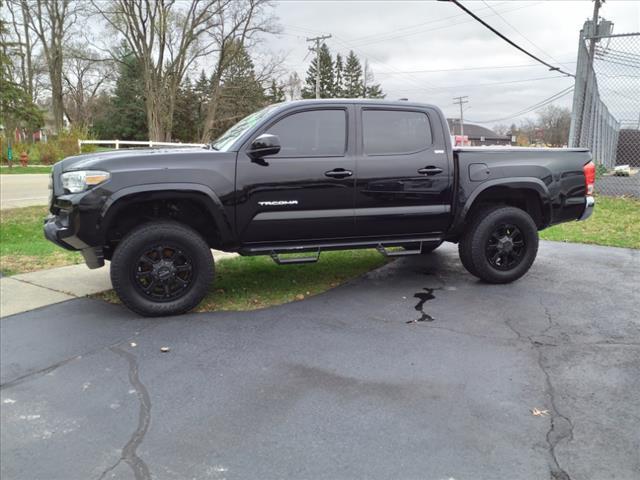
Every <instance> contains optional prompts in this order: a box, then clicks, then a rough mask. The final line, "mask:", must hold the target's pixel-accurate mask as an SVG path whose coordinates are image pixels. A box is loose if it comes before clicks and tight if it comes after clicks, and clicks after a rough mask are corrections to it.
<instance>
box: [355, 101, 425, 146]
mask: <svg viewBox="0 0 640 480" xmlns="http://www.w3.org/2000/svg"><path fill="white" fill-rule="evenodd" d="M362 135H363V144H364V153H366V154H367V155H393V154H395V155H398V154H407V153H413V152H419V151H421V150H424V149H425V148H427V147H428V146H429V145H431V143H432V139H431V126H430V124H429V117H427V114H426V113H422V112H409V111H401V110H363V112H362Z"/></svg>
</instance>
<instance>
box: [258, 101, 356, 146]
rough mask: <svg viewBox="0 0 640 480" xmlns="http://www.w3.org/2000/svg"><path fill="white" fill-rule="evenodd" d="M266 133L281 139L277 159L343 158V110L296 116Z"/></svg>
mask: <svg viewBox="0 0 640 480" xmlns="http://www.w3.org/2000/svg"><path fill="white" fill-rule="evenodd" d="M266 133H271V134H273V135H277V136H278V137H279V138H280V145H281V148H280V153H279V154H278V155H277V156H278V157H336V156H343V155H344V152H345V147H346V143H347V119H346V112H345V111H344V110H312V111H307V112H300V113H294V114H293V115H289V116H288V117H285V118H283V119H282V120H280V121H279V122H278V123H276V124H275V125H273V126H271V127H270V128H269V129H268V130H267V132H266Z"/></svg>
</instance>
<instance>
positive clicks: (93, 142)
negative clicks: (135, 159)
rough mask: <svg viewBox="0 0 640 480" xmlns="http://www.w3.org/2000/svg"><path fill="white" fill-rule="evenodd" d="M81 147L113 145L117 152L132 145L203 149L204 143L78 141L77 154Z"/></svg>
mask: <svg viewBox="0 0 640 480" xmlns="http://www.w3.org/2000/svg"><path fill="white" fill-rule="evenodd" d="M82 145H114V146H115V149H116V150H118V149H119V148H120V146H121V145H133V146H138V147H150V148H153V147H205V146H206V145H205V144H204V143H172V142H153V141H151V140H148V141H138V140H80V139H78V152H80V153H82Z"/></svg>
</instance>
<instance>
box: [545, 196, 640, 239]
mask: <svg viewBox="0 0 640 480" xmlns="http://www.w3.org/2000/svg"><path fill="white" fill-rule="evenodd" d="M540 238H542V239H544V240H556V241H559V242H575V243H591V244H594V245H609V246H612V247H627V248H640V200H635V199H632V198H613V197H602V196H599V197H597V198H596V207H595V209H594V211H593V215H592V216H591V218H589V219H588V220H586V221H584V222H570V223H562V224H560V225H556V226H554V227H551V228H548V229H546V230H543V231H542V232H540Z"/></svg>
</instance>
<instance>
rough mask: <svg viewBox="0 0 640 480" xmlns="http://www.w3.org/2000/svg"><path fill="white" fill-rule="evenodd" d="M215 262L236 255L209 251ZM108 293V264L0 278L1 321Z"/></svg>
mask: <svg viewBox="0 0 640 480" xmlns="http://www.w3.org/2000/svg"><path fill="white" fill-rule="evenodd" d="M212 253H213V256H214V258H215V260H216V261H220V260H222V259H227V258H233V257H235V256H237V254H235V253H227V252H221V251H218V250H212ZM107 290H111V279H110V277H109V264H108V263H107V266H106V267H104V268H98V269H96V270H90V269H89V268H87V266H86V265H85V264H80V265H69V266H66V267H59V268H52V269H50V270H40V271H37V272H31V273H21V274H19V275H13V276H11V277H2V278H0V317H8V316H9V315H14V314H16V313H22V312H28V311H29V310H34V309H36V308H40V307H44V306H47V305H53V304H54V303H60V302H64V301H66V300H72V299H74V298H80V297H86V296H87V295H93V294H95V293H100V292H105V291H107Z"/></svg>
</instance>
